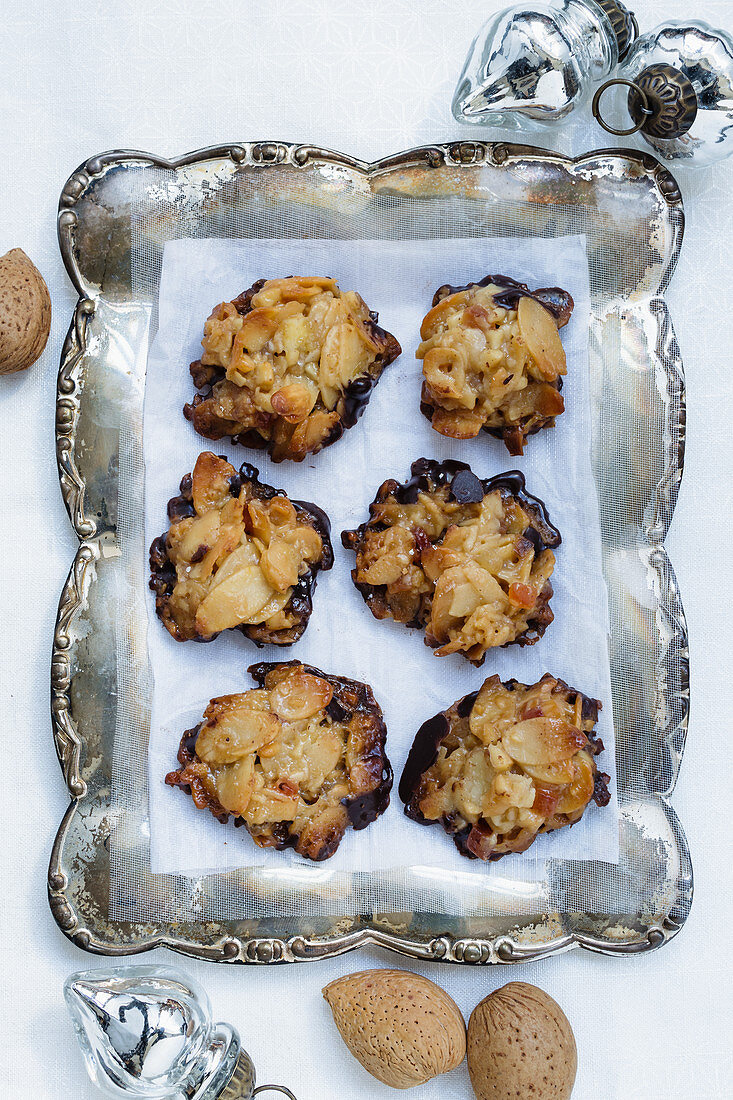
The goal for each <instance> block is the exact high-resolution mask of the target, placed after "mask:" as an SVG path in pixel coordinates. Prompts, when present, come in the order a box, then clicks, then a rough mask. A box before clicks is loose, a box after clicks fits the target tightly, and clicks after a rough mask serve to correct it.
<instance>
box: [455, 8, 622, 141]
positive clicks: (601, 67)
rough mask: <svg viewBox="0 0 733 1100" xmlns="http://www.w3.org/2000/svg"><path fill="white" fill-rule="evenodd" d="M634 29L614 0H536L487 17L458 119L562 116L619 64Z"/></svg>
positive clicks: (469, 61) (524, 123) (460, 92)
mask: <svg viewBox="0 0 733 1100" xmlns="http://www.w3.org/2000/svg"><path fill="white" fill-rule="evenodd" d="M637 33H638V28H637V25H636V20H635V19H634V16H633V14H632V13H631V12H629V11H627V9H626V8H625V7H624V5H623V4H622V3H620V2H619V0H541V2H535V3H531V4H515V5H514V6H513V7H511V8H506V9H505V10H504V11H501V12H499V13H498V14H497V15H495V16H493V17H492V18H491V19H489V20H488V22H487V23H485V24H484V26H483V27H482V28H481V30H480V31H479V33H478V35H477V37H476V38H475V40H474V42H473V45H472V46H471V49H470V51H469V54H468V57H467V58H466V63H465V65H464V67H463V72H462V73H461V76H460V78H459V80H458V85H457V87H456V90H455V93H454V96H453V104H452V110H453V114H454V116H455V118H456V119H457V120H458V122H462V123H466V122H471V123H477V124H480V125H483V126H507V127H511V128H512V129H515V130H527V129H534V128H536V126H537V124H538V123H540V124H542V123H545V124H552V123H556V122H560V121H562V120H563V119H565V118H566V117H567V116H568V115H569V114H570V112H571V111H573V110H575V108H576V107H578V106H579V105H580V104H582V103H584V102H585V101H586V99H587V98H588V96H589V94H590V91H591V89H592V87H593V85H595V84H597V83H598V82H599V81H601V80H603V79H604V77H606V76H608V74H609V73H610V72H611V71H612V70H613V69H615V68H616V66H617V65H618V63H619V61H620V60H621V59H622V58H623V57H624V56H625V55H626V52H627V50H628V48H629V46H630V44H631V42H633V40H634V38H635V37H636V35H637Z"/></svg>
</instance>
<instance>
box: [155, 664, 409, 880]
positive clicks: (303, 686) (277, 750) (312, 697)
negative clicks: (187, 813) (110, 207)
mask: <svg viewBox="0 0 733 1100" xmlns="http://www.w3.org/2000/svg"><path fill="white" fill-rule="evenodd" d="M249 671H250V672H251V673H252V676H253V678H254V679H255V681H256V682H257V683H258V684H259V685H260V686H259V688H256V689H253V690H251V691H245V692H242V693H241V694H239V695H225V696H222V697H221V698H219V699H212V700H211V702H210V703H209V705H208V707H207V708H206V710H205V712H204V720H203V722H201V723H200V725H198V726H196V728H195V729H193V730H188V731H187V732H186V733H185V734H184V735H183V738H182V740H181V744H180V748H179V751H178V760H179V763H180V765H181V767H180V768H179V769H178V770H177V771H174V772H171V773H170V774H169V775H167V776H166V783H168V784H170V785H171V786H177V787H182V788H183V789H184V790H186V791H188V793H190V794H191V796H192V798H193V800H194V802H195V804H196V806H198V807H199V808H208V809H209V810H210V811H211V812H212V813H213V814H214V815H215V816H216V817H218V818H219V820H220V821H222V823H226V821H228V819H229V815H230V814H231V815H232V816H233V817H234V819H235V824H237V825H241V824H243V825H244V826H245V827H246V828H247V830H248V832H249V833H250V834H251V836H252V838H253V840H254V842H255V844H257V845H259V847H261V848H289V847H294V848H295V850H296V851H297V852H298V853H299V854H300V855H302V856H305V857H306V858H307V859H313V860H323V859H328V857H329V856H331V855H333V853H334V852H335V851H336V849H337V848H338V846H339V844H340V842H341V839H342V837H343V835H344V833H345V831H346V829H347V828H348V826H349V825H351V826H352V827H353V828H354V829H364V828H366V826H367V825H369V824H370V823H371V822H372V821H375V820H376V818H377V817H379V815H380V814H382V813H383V812H384V810H385V809H386V808H387V806H388V804H389V793H390V790H391V787H392V770H391V768H390V765H389V761H388V759H387V757H386V755H385V739H386V733H387V731H386V728H385V725H384V721H383V719H382V712H381V710H380V708H379V705H378V704H377V702H376V701H375V699H374V696H373V695H372V692H371V688H370V687H369V686H368V685H367V684H361V683H358V682H356V681H354V680H346V679H342V678H340V677H336V676H329V675H327V674H326V673H324V672H321V671H320V670H319V669H317V668H312V667H310V666H309V665H303V664H301V663H300V662H298V661H291V662H287V663H283V664H259V665H253V666H252V667H251V668H250V670H249Z"/></svg>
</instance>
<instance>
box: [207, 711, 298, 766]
mask: <svg viewBox="0 0 733 1100" xmlns="http://www.w3.org/2000/svg"><path fill="white" fill-rule="evenodd" d="M234 698H236V696H223V697H222V698H220V699H215V700H212V703H210V704H209V706H208V707H207V709H206V721H205V722H204V724H203V725H202V727H201V731H200V732H199V735H198V738H197V740H196V753H197V755H198V756H199V757H200V758H201V759H202V760H204V761H205V762H206V763H207V764H230V763H232V762H233V761H234V760H238V759H239V758H240V757H242V756H246V755H247V754H248V753H253V752H256V751H257V749H259V748H260V746H261V745H266V744H268V743H269V742H270V741H273V740H274V739H275V738H276V737H277V736H278V734H279V733H280V732H281V729H280V720H279V719H278V717H277V715H275V714H272V713H271V712H270V711H268V710H255V709H253V708H251V707H249V706H248V705H247V704H246V697H245V702H244V703H243V704H241V705H238V706H237V705H234V704H232V703H228V702H227V700H229V699H234Z"/></svg>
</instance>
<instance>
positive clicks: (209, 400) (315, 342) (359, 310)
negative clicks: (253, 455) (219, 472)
mask: <svg viewBox="0 0 733 1100" xmlns="http://www.w3.org/2000/svg"><path fill="white" fill-rule="evenodd" d="M376 322H377V314H376V313H370V312H369V310H368V309H367V307H366V305H365V304H364V302H363V301H362V299H361V298H360V297H359V295H358V294H356V293H355V292H354V291H347V292H346V293H342V292H341V290H340V289H339V288H338V286H337V285H336V283H335V282H334V280H333V279H326V278H320V277H316V276H292V277H290V278H287V279H268V280H264V279H262V280H260V281H259V282H257V283H255V284H254V286H253V287H252V288H251V289H250V290H248V291H245V292H244V293H243V294H241V295H240V296H239V297H238V298H235V300H234V301H232V302H222V303H221V305H218V306H216V308H215V309H214V311H213V312H212V314H211V316H210V317H209V319H208V321H207V322H206V325H205V326H204V338H203V340H202V341H201V343H202V346H203V349H204V352H203V355H202V356H201V359H200V360H197V361H196V362H195V363H192V364H191V375H192V377H193V380H194V383H195V385H196V388H197V389H198V390H201V391H203V392H201V393H199V394H197V395H196V397H195V398H194V400H193V402H192V404H190V405H186V406H185V408H184V413H185V415H186V417H187V418H188V419H189V420H191V421H192V423H193V425H194V427H195V429H196V431H197V432H199V433H200V434H201V435H204V436H206V437H207V438H209V439H221V438H222V437H223V436H231V438H232V440H233V441H234V442H238V443H244V444H245V445H247V446H249V447H260V448H267V450H269V451H270V452H271V454H272V458H273V460H274V461H275V462H280V461H282V459H285V458H290V459H294V460H295V461H296V462H300V461H302V460H303V459H304V458H305V456H306V455H308V454H315V453H317V452H318V451H320V450H321V449H322V448H323V447H325V446H328V445H329V444H330V443H334V442H335V441H336V440H337V439H339V438H340V437H341V435H343V432H344V429H346V428H351V427H352V426H353V425H354V424H355V423H356V420H357V418H358V416H359V415H360V414H361V412H363V410H364V408H365V406H366V404H367V402H368V400H369V397H370V395H371V390H372V388H373V386H374V385H375V383H376V382H377V381H378V379H379V376H380V375H381V373H382V371H383V370H384V368H385V367H386V366H387V364H388V363H391V362H392V360H393V359H396V358H397V356H398V355H399V354H400V351H401V348H400V345H399V344H398V343H397V340H396V339H395V338H394V336H392V335H391V333H389V332H386V331H385V330H384V329H381V328H379V326H378V325H377V323H376Z"/></svg>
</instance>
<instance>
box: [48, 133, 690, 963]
mask: <svg viewBox="0 0 733 1100" xmlns="http://www.w3.org/2000/svg"><path fill="white" fill-rule="evenodd" d="M683 221H684V219H683V212H682V204H681V198H680V194H679V190H678V188H677V185H676V183H675V181H674V179H673V178H672V176H671V175H669V173H668V172H667V171H666V170H665V169H664V168H662V167H661V166H660V165H659V164H658V162H657V161H655V160H654V159H653V158H652V157H651V156H649V155H648V154H637V153H633V152H629V151H617V150H613V151H611V150H608V151H598V152H594V153H590V154H587V155H586V156H584V157H581V158H578V159H577V160H570V159H567V158H564V157H562V156H560V155H558V154H555V153H549V152H545V151H542V150H538V149H533V148H531V147H528V146H520V145H507V144H494V143H481V142H470V141H461V142H455V143H451V144H446V145H432V146H427V147H424V148H420V149H414V150H411V151H409V152H406V153H401V154H398V155H395V156H392V157H387V158H385V159H384V160H382V161H379V162H376V163H375V164H372V165H368V164H364V163H362V162H359V161H356V160H354V159H352V158H349V157H346V156H343V155H341V154H339V153H332V152H328V151H326V150H322V149H316V148H313V147H311V146H299V145H288V144H285V143H281V142H260V143H243V144H241V145H236V146H226V147H222V148H216V149H209V150H202V151H200V152H197V153H192V154H189V155H187V156H185V157H183V158H180V159H179V160H176V161H166V160H163V159H161V158H157V157H154V156H150V155H148V154H144V153H135V152H111V153H106V154H102V155H101V156H98V157H94V158H93V159H92V160H90V161H87V162H86V164H84V165H83V166H82V167H81V168H80V169H79V170H78V171H77V172H75V173H74V175H73V176H72V177H71V179H70V180H69V181H68V183H67V184H66V186H65V188H64V191H63V193H62V197H61V205H60V213H59V239H60V244H61V250H62V254H63V257H64V261H65V263H66V266H67V270H68V272H69V275H70V277H71V279H72V280H73V282H74V285H75V286H76V287H77V289H78V292H79V296H80V302H79V306H78V307H77V310H76V313H75V316H74V318H73V320H72V325H71V329H70V332H69V337H68V339H67V342H66V345H65V347H64V352H63V356H62V362H61V371H60V375H59V405H58V434H57V441H58V444H57V445H58V456H59V472H60V478H61V487H62V492H63V495H64V500H65V502H66V505H67V508H68V510H69V516H70V519H71V522H72V523H73V525H74V528H75V530H76V531H77V534H78V535H79V538H80V547H79V550H78V553H77V556H76V559H75V562H74V563H73V565H72V568H71V572H70V575H69V579H68V581H67V584H66V586H65V588H64V591H63V593H62V597H61V604H60V608H59V620H58V624H57V629H56V635H55V639H54V653H53V670H52V698H53V722H54V736H55V739H56V747H57V751H58V754H59V758H60V760H61V764H62V767H63V772H64V778H65V781H66V783H67V786H68V788H69V792H70V795H71V797H72V802H71V804H70V806H69V810H68V812H67V813H66V815H65V818H64V820H63V822H62V824H61V827H60V829H59V832H58V835H57V838H56V841H55V844H54V848H53V852H52V856H51V864H50V869H49V898H50V904H51V908H52V911H53V913H54V916H55V918H56V920H57V922H58V924H59V926H60V927H61V928H62V930H63V931H64V932H65V933H66V934H67V935H68V936H69V937H70V938H71V939H72V940H73V941H74V942H75V943H76V944H77V945H78V946H80V947H82V948H85V949H86V950H89V951H93V952H96V953H99V954H107V955H126V954H130V953H134V952H140V951H145V950H148V949H150V948H152V947H155V946H159V945H163V946H167V947H170V948H173V949H174V950H178V951H181V952H184V953H187V954H191V955H195V956H196V957H198V958H204V959H211V960H216V961H230V962H247V963H272V962H294V961H301V960H308V959H316V958H323V957H326V956H331V955H336V954H340V953H342V952H345V951H350V950H353V949H355V948H358V947H362V946H365V945H367V944H375V945H380V946H384V947H387V948H390V949H391V950H394V951H397V952H400V953H402V954H405V955H410V956H413V957H415V958H421V959H428V960H442V961H455V962H463V963H472V964H473V963H503V962H516V961H526V960H528V959H536V958H541V957H543V956H546V955H549V954H555V953H558V952H561V951H565V950H568V949H570V948H572V947H574V946H580V947H584V948H586V949H588V950H592V951H599V952H603V953H605V954H612V955H615V954H621V955H628V954H634V953H637V952H640V951H645V950H649V949H650V948H655V947H658V946H660V945H661V944H663V943H665V942H667V941H668V940H669V939H670V938H671V937H672V936H674V935H675V934H676V932H677V931H679V929H680V928H681V926H682V925H683V924H684V922H685V920H686V918H687V914H688V912H689V908H690V904H691V899H692V868H691V864H690V859H689V854H688V851H687V845H686V842H685V838H684V834H683V831H682V829H681V826H680V825H679V822H678V820H677V818H676V816H675V814H674V811H673V810H672V808H671V806H670V804H669V801H668V798H669V795H670V794H671V792H672V790H673V788H674V784H675V781H676V778H677V774H678V770H679V766H680V762H681V759H682V751H683V748H684V738H685V731H686V727H687V713H688V701H689V687H688V671H687V636H686V630H685V622H684V614H683V610H682V604H681V601H680V597H679V593H678V590H677V585H676V582H675V578H674V573H673V570H672V566H671V564H670V562H669V559H668V558H667V555H666V553H665V550H664V546H663V540H664V537H665V534H666V531H667V529H668V526H669V522H670V520H671V517H672V513H673V510H674V505H675V501H676V497H677V492H678V488H679V481H680V477H681V473H682V459H683V452H684V424H685V416H684V380H683V372H682V363H681V359H680V355H679V349H678V347H677V342H676V340H675V337H674V332H673V329H672V325H671V321H670V318H669V314H668V311H667V306H666V303H665V301H664V297H663V294H664V291H665V289H666V286H667V284H668V281H669V278H670V276H671V274H672V272H673V270H674V266H675V263H676V260H677V256H678V254H679V249H680V245H681V241H682V232H683ZM133 224H134V229H133ZM243 228H244V229H245V230H246V232H243ZM577 232H582V233H585V234H586V237H587V247H588V257H589V267H590V276H591V295H592V316H591V339H590V370H591V384H592V385H591V388H592V396H593V400H594V406H595V408H596V410H597V419H596V425H595V433H594V438H593V440H592V450H593V460H594V471H595V476H596V483H597V486H598V492H599V501H600V510H601V523H602V534H603V548H604V569H605V575H606V580H607V583H608V588H609V597H610V612H611V674H612V685H613V694H614V699H613V704H614V713H615V718H616V740H617V754H618V759H617V763H618V775H619V800H620V804H621V814H622V817H621V836H620V842H621V861H620V863H619V865H618V867H614V866H611V865H608V864H602V863H571V862H564V861H551V863H550V864H549V866H548V877H547V880H546V882H545V883H544V884H543V886H542V888H541V889H537V890H535V891H532V890H530V891H527V890H524V891H522V890H520V889H517V890H514V889H513V886H512V880H511V878H510V877H509V876H507V878H506V879H503V880H500V881H501V883H502V885H501V887H500V888H499V887H498V886H497V887H495V886H492V885H491V884H492V882H493V883H495V882H496V879H493V878H492V877H491V876H487V877H486V879H485V880H484V879H483V878H482V877H481V876H467V875H464V876H463V879H461V875H460V871H461V870H462V868H460V867H458V868H457V873H456V874H455V875H451V876H447V877H446V876H445V874H443V875H441V874H440V873H438V872H436V873H435V875H434V876H432V877H431V874H430V873H428V872H426V869H422V870H421V872H420V874H419V875H418V874H417V873H416V872H415V873H413V872H406V873H405V874H406V878H405V879H403V880H401V881H400V884H399V890H398V889H397V887H396V886H395V885H394V883H393V882H392V880H391V879H390V876H389V875H384V876H369V875H354V876H351V877H349V878H348V880H347V879H344V881H343V882H342V883H341V884H339V882H338V881H336V880H334V882H333V883H331V884H330V885H329V887H328V889H329V891H330V895H329V897H330V901H331V907H330V908H328V907H326V908H321V909H316V908H314V907H313V904H312V903H313V899H314V897H315V896H316V895H317V893H318V888H317V887H314V886H313V885H312V884H311V883H310V882H309V883H308V884H307V885H306V884H304V881H303V880H302V879H299V878H298V877H297V875H293V876H289V874H288V872H285V873H284V874H280V875H278V876H272V875H268V874H267V873H266V872H265V870H264V869H260V870H255V871H252V870H249V871H246V872H244V871H243V872H230V873H229V874H228V875H227V876H223V875H211V876H208V877H204V878H201V879H198V880H195V881H193V882H192V881H191V880H185V884H184V885H185V888H186V889H187V890H189V891H190V897H191V906H190V909H189V910H188V911H187V912H186V913H184V914H183V916H182V915H181V913H176V914H174V915H173V916H171V912H170V899H171V897H172V896H173V895H175V896H176V897H177V898H179V900H180V897H181V896H188V895H182V893H181V891H182V890H183V885H182V883H183V880H178V879H176V878H175V877H174V876H154V875H152V874H151V873H150V869H149V865H147V864H146V862H145V860H146V858H147V857H146V853H147V848H146V840H145V837H146V835H147V831H148V821H147V798H146V797H145V783H146V778H145V769H144V766H143V765H142V764H141V763H140V762H139V761H138V763H137V764H136V765H134V766H135V767H137V768H138V769H139V772H136V773H135V774H136V776H137V781H138V782H139V783H140V785H141V797H140V803H139V805H138V806H137V807H133V808H132V809H131V808H130V807H122V806H120V805H118V804H117V803H116V802H115V800H114V798H113V795H112V790H113V783H112V778H113V766H114V765H113V757H114V745H115V718H116V712H117V710H118V708H120V707H122V706H133V705H134V706H135V707H136V708H138V710H139V713H140V714H141V715H142V717H143V718H144V716H145V714H146V709H145V708H146V707H147V706H148V705H149V700H148V699H147V698H146V690H147V689H146V687H145V683H146V680H145V674H146V671H147V670H146V666H145V665H144V661H145V659H146V658H145V656H144V655H145V645H144V623H143V621H142V619H143V618H144V616H140V619H141V621H140V622H136V623H133V628H132V629H131V630H129V631H128V632H127V634H126V636H125V637H124V638H123V639H121V638H120V630H121V626H120V624H119V623H118V622H116V621H115V617H114V616H113V615H110V607H114V606H115V600H116V598H117V591H118V588H117V586H118V585H119V584H120V582H121V578H122V579H124V578H125V576H126V575H127V574H126V573H125V566H126V565H128V564H129V563H128V562H127V561H126V556H129V555H130V548H129V540H127V538H126V537H123V535H124V531H123V529H122V527H121V526H119V525H118V505H119V506H120V507H121V504H120V502H121V501H122V500H123V499H129V498H130V495H131V494H132V499H133V500H134V499H139V500H142V495H141V490H142V478H143V471H142V463H141V460H140V459H138V458H136V457H135V455H133V457H132V459H131V458H130V455H126V456H125V455H123V456H122V459H123V482H122V488H123V490H124V491H123V493H122V496H120V485H121V483H120V459H121V455H120V445H119V444H120V437H121V433H122V432H123V429H125V427H126V426H129V424H130V423H132V424H137V425H138V426H139V424H140V422H141V416H142V396H143V389H144V373H145V365H146V357H147V346H148V341H149V330H150V327H151V315H152V314H153V311H154V305H155V300H156V293H157V274H156V272H157V271H159V265H160V258H161V255H162V248H163V245H164V243H165V241H166V240H168V239H171V238H173V237H181V236H197V235H198V236H200V235H208V236H222V237H231V236H237V235H249V236H263V237H266V236H281V237H287V236H290V235H301V236H314V237H325V236H331V237H334V238H340V239H348V238H350V237H351V238H357V237H359V236H363V235H365V234H366V233H368V234H369V235H370V236H372V237H385V238H389V237H397V236H399V237H401V238H406V237H410V236H413V237H416V238H419V237H430V236H441V235H443V236H446V235H453V236H487V235H488V236H491V235H497V236H518V237H521V236H554V235H558V236H561V235H564V234H568V233H577ZM140 240H142V241H143V244H144V249H145V264H144V265H143V266H142V267H140V266H139V265H138V267H137V268H135V271H133V268H134V265H135V263H137V260H136V249H138V251H139V242H140ZM135 242H137V243H135ZM141 271H142V272H143V276H142V277H141V274H140V272H141ZM146 272H147V273H148V274H147V275H146V274H145V273H146ZM146 279H147V282H146ZM416 414H417V411H416ZM123 434H124V433H123ZM136 494H137V495H136ZM121 514H122V513H120V515H121ZM123 526H124V525H123ZM138 549H139V553H140V554H142V548H136V550H135V552H136V553H137V552H138ZM121 642H124V645H125V646H127V649H128V650H129V652H131V653H132V656H133V658H134V660H135V661H137V662H138V664H137V666H136V668H138V669H139V673H140V676H139V680H138V684H137V689H136V692H135V698H134V699H130V698H127V697H122V696H121V695H120V693H119V692H118V683H117V659H116V652H117V647H118V643H120V644H121ZM144 749H145V746H144V745H142V746H141V755H140V760H144ZM129 766H130V767H133V763H130V764H129ZM120 837H123V838H124V843H125V844H127V845H128V846H129V848H130V851H131V852H132V854H134V856H135V858H136V859H137V860H138V862H137V864H136V866H137V868H138V873H137V875H136V877H135V881H134V882H133V881H131V882H130V883H129V886H128V887H127V889H128V892H129V894H130V896H131V898H132V900H133V901H134V896H135V895H136V894H139V893H140V892H141V891H143V892H145V893H146V896H147V897H148V898H149V899H153V902H152V904H153V908H154V909H155V912H156V916H155V919H146V920H141V919H137V918H135V919H132V918H131V919H119V918H118V919H111V917H110V895H111V864H110V851H111V849H113V847H114V845H115V842H117V843H120ZM378 879H379V881H377V880H378ZM466 880H470V882H469V881H466ZM476 883H479V885H476ZM123 885H124V884H123ZM525 885H526V884H525ZM230 889H231V890H235V891H238V892H239V895H240V896H243V895H245V894H246V896H247V898H248V899H249V901H250V902H252V904H254V903H256V904H257V906H258V908H257V915H255V916H254V917H249V918H248V919H246V920H244V919H241V920H238V919H228V920H222V919H220V918H219V917H216V916H212V915H211V914H212V913H215V912H216V903H219V902H220V899H221V897H222V896H228V893H227V892H228V891H229V890H230ZM339 890H341V894H339ZM448 890H452V891H455V890H460V892H461V894H460V896H461V903H462V915H461V916H459V917H458V916H446V915H445V913H444V911H443V910H441V907H440V899H441V898H442V897H443V896H445V893H446V891H448ZM339 896H342V897H344V898H346V897H348V899H349V902H350V906H351V908H350V909H349V912H351V913H356V914H359V915H345V913H346V910H347V907H346V906H345V905H344V906H343V907H342V910H341V911H340V912H339V902H338V899H339ZM405 897H407V898H408V901H409V899H412V900H411V901H409V904H398V903H397V902H396V901H394V902H392V903H391V904H390V900H389V899H390V898H399V899H402V900H404V898H405ZM426 898H427V899H428V901H426V900H425V899H426ZM156 899H157V900H156ZM334 899H335V900H334ZM421 899H422V900H421ZM316 900H317V899H316ZM133 910H134V905H133V904H131V911H133ZM273 913H281V914H283V913H285V914H287V915H285V916H283V915H281V916H273V915H272V914H273ZM314 913H316V915H313V914H314ZM489 913H490V914H491V915H488V914H489ZM306 914H311V915H306Z"/></svg>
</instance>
